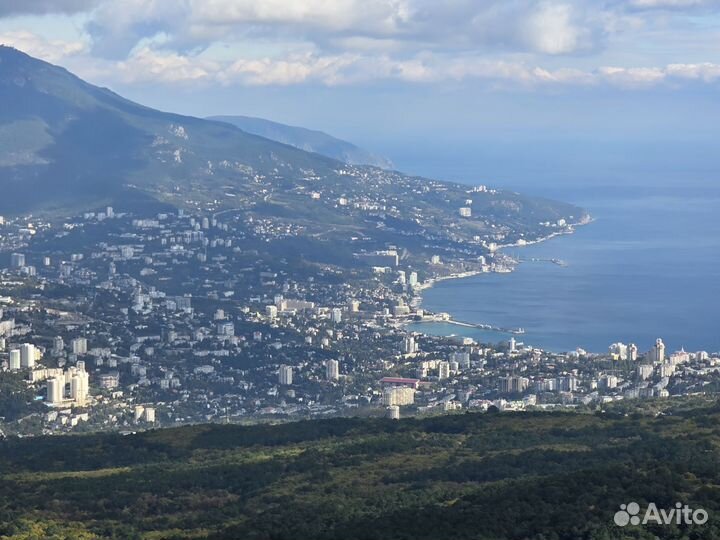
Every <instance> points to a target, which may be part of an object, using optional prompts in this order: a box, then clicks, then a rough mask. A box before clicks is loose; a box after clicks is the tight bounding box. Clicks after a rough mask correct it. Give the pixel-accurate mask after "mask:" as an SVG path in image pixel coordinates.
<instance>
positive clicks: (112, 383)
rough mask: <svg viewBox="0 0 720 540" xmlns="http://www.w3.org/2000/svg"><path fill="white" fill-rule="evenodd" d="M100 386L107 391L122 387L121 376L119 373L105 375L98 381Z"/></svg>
mask: <svg viewBox="0 0 720 540" xmlns="http://www.w3.org/2000/svg"><path fill="white" fill-rule="evenodd" d="M97 381H98V386H100V388H104V389H105V390H112V389H113V388H117V387H118V386H120V374H119V373H118V372H113V373H104V374H102V375H100V376H99V377H98V379H97Z"/></svg>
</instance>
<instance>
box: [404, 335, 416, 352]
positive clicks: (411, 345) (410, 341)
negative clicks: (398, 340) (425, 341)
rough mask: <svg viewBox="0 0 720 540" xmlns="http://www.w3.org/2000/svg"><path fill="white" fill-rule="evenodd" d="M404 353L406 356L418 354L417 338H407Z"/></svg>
mask: <svg viewBox="0 0 720 540" xmlns="http://www.w3.org/2000/svg"><path fill="white" fill-rule="evenodd" d="M402 352H403V353H404V354H413V353H416V352H418V344H417V343H415V338H414V337H413V336H407V337H406V338H405V339H404V340H403V346H402Z"/></svg>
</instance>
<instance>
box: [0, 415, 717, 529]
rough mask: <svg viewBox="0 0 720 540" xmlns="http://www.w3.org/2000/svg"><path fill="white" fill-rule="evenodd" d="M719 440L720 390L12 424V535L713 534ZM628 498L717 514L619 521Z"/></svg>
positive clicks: (6, 448) (7, 516)
mask: <svg viewBox="0 0 720 540" xmlns="http://www.w3.org/2000/svg"><path fill="white" fill-rule="evenodd" d="M719 445H720V408H719V407H717V406H706V407H705V408H698V409H691V410H686V411H676V412H675V413H673V414H671V415H662V416H657V417H656V416H654V415H644V416H643V415H640V414H636V415H635V416H632V417H628V416H624V415H622V414H607V413H606V414H602V415H583V414H568V413H522V414H460V415H453V416H443V417H435V418H428V419H420V420H414V419H409V420H402V421H399V422H397V421H390V420H378V419H366V420H361V419H332V420H324V421H307V422H298V423H291V424H284V425H276V426H268V425H256V426H248V427H239V426H219V425H203V426H193V427H183V428H178V429H168V430H158V431H151V432H146V433H141V434H137V435H128V436H121V435H87V436H75V437H57V438H39V439H33V440H12V441H10V440H8V441H5V442H4V443H2V444H1V445H0V474H2V482H0V516H2V518H0V537H4V536H9V537H16V538H36V537H43V538H83V537H88V538H95V537H114V538H232V539H253V538H255V539H281V538H282V539H284V538H287V539H300V538H302V539H312V538H323V539H330V538H337V539H353V538H357V539H361V538H362V539H371V538H373V539H374V538H378V539H391V538H398V539H400V538H402V539H428V540H436V539H442V538H448V539H454V540H455V539H470V538H473V539H488V540H490V539H492V540H502V539H523V538H531V539H537V540H540V539H567V540H570V539H573V540H575V539H615V538H617V539H620V538H647V539H651V538H655V537H659V538H663V539H665V538H677V539H680V538H687V539H691V538H692V539H708V540H709V539H716V538H718V537H720V521H719V520H718V514H717V512H718V510H720V487H718V486H720V454H718V450H719V449H720V446H719ZM631 501H636V502H638V503H640V504H641V505H643V506H644V505H645V504H647V503H649V502H654V503H656V504H657V505H658V507H660V508H672V507H673V505H674V504H675V502H678V501H679V502H683V503H687V504H689V505H690V506H692V507H693V508H698V507H702V508H704V509H705V510H707V511H708V512H709V515H710V520H709V521H708V523H706V524H705V525H702V526H692V527H686V526H684V525H682V526H678V525H670V526H655V525H654V526H646V527H642V526H637V527H626V528H620V527H618V526H616V525H615V524H614V523H613V516H614V514H615V512H616V511H617V510H618V509H619V505H620V504H622V503H628V502H631ZM33 534H36V535H37V536H33ZM3 535H4V536H3Z"/></svg>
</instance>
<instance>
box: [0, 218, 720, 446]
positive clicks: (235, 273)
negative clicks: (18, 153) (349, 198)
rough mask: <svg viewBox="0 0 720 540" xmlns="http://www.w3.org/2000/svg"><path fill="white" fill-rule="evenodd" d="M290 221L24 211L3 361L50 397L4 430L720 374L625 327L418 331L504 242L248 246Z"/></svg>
mask: <svg viewBox="0 0 720 540" xmlns="http://www.w3.org/2000/svg"><path fill="white" fill-rule="evenodd" d="M253 225H255V224H253ZM563 225H564V224H563ZM281 234H284V233H283V232H279V231H278V230H277V228H275V227H269V226H267V227H257V226H256V225H255V226H254V228H252V229H249V228H248V224H247V223H246V222H243V221H240V220H238V219H237V217H234V218H233V216H232V214H230V215H228V216H227V217H226V219H225V220H223V219H221V218H218V217H213V216H210V217H208V216H202V215H196V216H194V215H190V214H186V213H184V212H182V211H181V212H179V213H177V212H176V213H159V214H156V215H153V216H142V217H140V216H135V215H132V214H124V213H120V214H116V213H115V212H114V210H113V209H112V208H110V207H108V208H106V209H104V210H103V211H102V212H95V213H86V214H84V215H83V216H82V217H79V218H77V219H76V220H71V221H65V222H64V223H63V225H62V227H60V228H58V227H52V226H51V225H50V224H49V223H45V222H37V223H36V224H34V225H32V226H30V225H28V224H27V220H23V219H17V220H8V221H7V222H6V223H4V225H3V238H4V239H5V240H4V241H5V242H6V243H7V249H6V251H7V250H9V251H10V253H9V257H8V259H7V260H8V262H9V264H8V267H7V268H5V269H4V270H3V271H2V274H1V277H0V279H1V281H0V295H1V296H0V302H2V312H1V313H2V317H0V336H2V337H1V338H0V351H2V352H0V361H1V362H2V369H3V371H4V373H6V374H7V375H8V376H9V377H11V378H12V382H13V383H15V384H17V383H19V382H20V381H22V384H23V385H25V388H23V389H22V391H19V394H18V395H19V396H25V397H27V396H30V397H31V398H32V399H31V401H30V402H29V403H28V404H26V405H25V404H24V405H23V406H19V407H18V409H17V410H16V411H15V412H14V414H13V416H14V417H13V418H5V419H4V422H3V423H2V430H3V433H4V434H21V435H38V434H49V433H63V432H68V431H77V430H79V431H87V430H108V431H121V432H129V431H135V430H142V429H147V428H149V427H159V426H174V425H182V424H188V423H197V422H220V423H226V422H239V423H245V422H249V421H258V420H260V421H262V420H263V419H264V420H278V419H298V418H310V417H327V416H342V415H361V416H379V415H380V416H382V415H386V416H389V417H391V418H400V417H405V416H408V415H409V416H416V415H421V416H422V415H432V414H439V413H448V412H451V411H461V410H478V411H486V410H488V408H491V407H492V408H495V409H498V410H500V411H504V410H509V411H520V410H542V409H557V408H561V409H562V408H564V409H580V410H600V409H602V408H603V406H604V405H605V404H608V403H612V402H616V401H619V400H633V399H635V400H637V399H649V398H666V397H670V396H687V395H693V394H707V393H715V392H717V390H718V380H719V379H718V376H719V373H718V370H719V368H720V357H718V355H717V354H709V353H708V352H705V351H698V352H692V353H688V352H685V351H684V350H680V351H677V352H669V351H666V350H665V345H664V344H663V342H662V340H661V339H658V341H657V343H656V345H655V346H654V347H653V348H652V349H651V350H649V351H639V350H638V348H637V346H635V345H634V344H627V345H626V344H623V343H614V344H612V345H610V347H609V350H608V352H607V353H605V354H597V353H594V354H590V353H587V352H586V351H584V350H582V349H578V350H575V351H570V352H568V353H564V354H559V353H553V352H548V351H543V350H540V349H537V348H534V347H532V344H524V343H522V342H521V339H522V334H520V335H511V334H508V340H507V341H505V342H501V343H476V342H475V341H474V340H473V339H471V338H463V337H461V336H450V337H433V336H429V335H423V334H419V333H417V332H413V331H412V323H415V322H421V321H438V320H440V321H451V318H450V316H449V315H448V314H444V313H429V312H426V311H425V310H423V308H422V303H421V294H422V291H423V290H424V289H425V288H426V287H427V286H429V285H430V284H431V283H432V282H433V281H435V280H438V279H444V278H447V277H452V276H453V275H456V274H457V272H459V271H464V272H468V271H471V272H479V273H482V272H503V271H505V269H506V268H508V267H510V268H511V267H512V266H513V265H514V264H515V261H513V260H512V259H509V258H507V257H505V256H504V255H502V254H501V253H500V252H495V251H494V250H493V251H487V252H486V255H481V256H479V257H477V258H476V259H472V260H468V259H467V258H466V257H463V258H460V257H456V258H455V259H449V260H448V261H447V262H445V261H444V260H443V258H441V257H440V256H439V255H434V256H431V257H430V258H429V260H427V261H425V264H423V265H420V264H418V263H417V261H416V260H414V261H412V262H411V263H409V264H410V266H409V267H406V266H405V264H408V263H406V262H404V261H401V260H400V258H399V257H398V254H397V251H396V250H391V249H387V250H385V251H378V252H359V253H357V255H356V257H357V258H358V260H359V261H361V262H358V263H357V264H358V265H359V266H357V267H356V268H351V269H348V268H343V267H340V266H330V265H325V266H315V267H313V266H311V265H309V264H308V265H293V264H290V263H288V261H284V260H279V261H276V260H273V259H270V258H263V253H262V252H260V251H258V250H252V249H247V248H246V246H247V245H250V246H256V245H262V243H263V242H267V241H269V240H270V239H276V238H277V236H278V235H281ZM391 247H392V246H391ZM473 260H474V261H475V262H474V263H473V262H472V261H473ZM261 261H262V262H261ZM362 263H366V264H364V265H363V264H362ZM473 264H474V266H473ZM470 268H472V270H468V269H470ZM418 276H422V279H421V278H419V277H418ZM6 384H7V383H6ZM7 388H10V387H9V386H7Z"/></svg>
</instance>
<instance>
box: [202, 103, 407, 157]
mask: <svg viewBox="0 0 720 540" xmlns="http://www.w3.org/2000/svg"><path fill="white" fill-rule="evenodd" d="M207 119H208V120H214V121H217V122H225V123H228V124H231V125H234V126H236V127H238V128H240V129H242V130H243V131H246V132H248V133H252V134H253V135H258V136H260V137H265V138H266V139H270V140H273V141H277V142H280V143H283V144H288V145H290V146H294V147H295V148H299V149H301V150H305V151H306V152H313V153H316V154H320V155H323V156H327V157H330V158H333V159H336V160H338V161H342V162H344V163H348V164H350V165H369V166H372V167H380V168H381V169H393V168H394V166H393V164H392V162H391V161H390V160H388V159H386V158H384V157H380V156H377V155H375V154H373V153H371V152H368V151H367V150H364V149H362V148H360V147H358V146H357V145H355V144H353V143H351V142H348V141H344V140H342V139H338V138H337V137H333V136H332V135H329V134H327V133H325V132H323V131H319V130H315V129H308V128H305V127H301V126H292V125H288V124H282V123H280V122H274V121H272V120H267V119H264V118H257V117H254V116H241V115H232V116H231V115H220V116H209V117H208V118H207Z"/></svg>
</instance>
